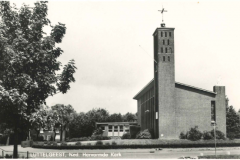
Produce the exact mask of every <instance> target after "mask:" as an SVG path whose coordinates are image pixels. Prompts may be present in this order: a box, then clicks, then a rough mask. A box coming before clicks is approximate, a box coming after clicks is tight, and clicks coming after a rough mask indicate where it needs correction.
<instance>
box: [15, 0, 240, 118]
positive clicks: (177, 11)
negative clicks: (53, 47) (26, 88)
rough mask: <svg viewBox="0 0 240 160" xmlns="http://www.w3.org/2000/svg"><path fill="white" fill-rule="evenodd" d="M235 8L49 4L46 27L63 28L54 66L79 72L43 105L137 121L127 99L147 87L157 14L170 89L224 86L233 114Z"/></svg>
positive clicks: (219, 4) (143, 2)
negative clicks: (167, 32) (168, 38)
mask: <svg viewBox="0 0 240 160" xmlns="http://www.w3.org/2000/svg"><path fill="white" fill-rule="evenodd" d="M17 3H20V2H17ZM25 3H26V4H29V3H30V1H25ZM239 5H240V2H238V1H233V0H232V1H201V0H199V1H195V0H193V1H174V0H171V1H168V2H167V1H160V0H158V1H156V0H155V1H154V0H135V1H134V0H125V1H123V0H114V1H110V0H92V1H91V0H90V1H50V2H49V3H48V7H49V8H48V9H49V11H48V18H49V19H50V20H51V23H52V24H57V23H58V22H60V23H64V24H66V27H67V31H66V35H65V37H64V39H63V42H62V43H61V44H60V45H59V46H60V47H61V48H62V49H63V50H64V54H63V55H62V56H61V57H60V58H59V61H61V62H62V64H66V63H67V62H68V61H69V60H71V59H74V60H75V62H76V67H77V68H78V69H77V71H76V73H75V75H74V77H75V79H76V82H75V83H72V84H71V89H70V90H69V91H68V92H67V93H66V94H57V95H54V96H53V97H49V98H48V99H47V105H48V106H52V105H55V104H65V105H68V104H70V105H72V106H73V107H74V109H75V110H76V111H77V112H87V111H89V110H91V109H93V108H104V109H106V110H108V111H109V112H110V113H122V114H125V113H127V112H131V113H136V112H137V101H136V100H133V97H134V96H135V95H136V94H137V93H138V92H139V91H140V90H141V89H142V88H143V87H144V86H145V85H146V84H147V83H148V82H149V81H150V80H152V79H153V37H152V34H153V32H154V31H155V29H156V28H157V27H160V23H161V21H162V15H161V13H160V12H159V11H158V10H160V9H162V6H163V7H164V8H165V10H167V12H165V13H164V22H165V24H166V27H173V28H175V33H174V34H175V35H174V36H175V81H176V82H180V83H184V84H188V85H192V86H196V87H198V88H203V89H206V90H210V91H212V90H213V86H214V85H220V86H225V87H226V95H227V97H228V98H229V105H233V106H234V108H235V109H236V111H238V110H239V109H240V100H239V97H238V96H239V95H240V89H239V88H240V71H239V68H240V47H239V46H240V45H239V42H240V30H239V28H240V9H239Z"/></svg>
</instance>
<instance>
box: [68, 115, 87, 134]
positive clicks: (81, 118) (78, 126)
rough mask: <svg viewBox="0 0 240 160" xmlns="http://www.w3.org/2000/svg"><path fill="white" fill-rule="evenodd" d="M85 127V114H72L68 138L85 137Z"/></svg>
mask: <svg viewBox="0 0 240 160" xmlns="http://www.w3.org/2000/svg"><path fill="white" fill-rule="evenodd" d="M87 125H88V123H87V120H86V114H85V113H84V112H81V113H78V114H74V115H73V119H72V121H71V122H70V123H69V137H70V138H77V137H87V136H88V134H87V132H86V128H87Z"/></svg>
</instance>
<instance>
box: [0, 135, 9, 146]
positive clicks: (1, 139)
mask: <svg viewBox="0 0 240 160" xmlns="http://www.w3.org/2000/svg"><path fill="white" fill-rule="evenodd" d="M7 139H8V136H7V135H4V136H1V137H0V144H4V145H5V144H6V143H7Z"/></svg>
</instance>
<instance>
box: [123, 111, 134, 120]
mask: <svg viewBox="0 0 240 160" xmlns="http://www.w3.org/2000/svg"><path fill="white" fill-rule="evenodd" d="M135 119H136V116H135V114H132V113H130V112H128V113H126V114H125V115H124V116H123V121H124V122H133V121H134V120H135Z"/></svg>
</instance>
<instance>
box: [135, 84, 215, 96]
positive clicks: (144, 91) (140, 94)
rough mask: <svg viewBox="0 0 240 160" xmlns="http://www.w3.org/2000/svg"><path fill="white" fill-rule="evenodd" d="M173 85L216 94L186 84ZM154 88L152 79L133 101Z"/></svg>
mask: <svg viewBox="0 0 240 160" xmlns="http://www.w3.org/2000/svg"><path fill="white" fill-rule="evenodd" d="M175 85H180V86H184V87H187V88H192V89H195V90H199V91H202V92H207V93H210V94H216V93H215V92H213V91H209V90H205V89H202V88H198V87H194V86H190V85H187V84H183V83H179V82H175ZM152 87H154V79H152V80H151V81H150V82H149V83H148V84H147V85H146V86H145V87H143V89H141V90H140V91H139V92H138V93H137V94H136V95H135V96H134V97H133V99H136V100H137V99H139V98H140V97H141V96H142V95H144V93H146V92H147V91H148V90H149V89H150V88H152Z"/></svg>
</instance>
